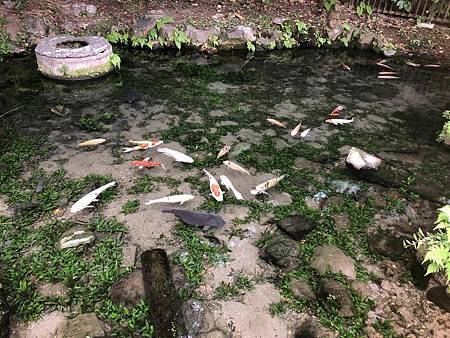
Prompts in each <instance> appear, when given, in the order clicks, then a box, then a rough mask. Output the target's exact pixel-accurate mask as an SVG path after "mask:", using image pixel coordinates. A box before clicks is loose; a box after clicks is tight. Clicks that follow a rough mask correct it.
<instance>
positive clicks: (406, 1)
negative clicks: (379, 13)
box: [391, 0, 412, 12]
mask: <svg viewBox="0 0 450 338" xmlns="http://www.w3.org/2000/svg"><path fill="white" fill-rule="evenodd" d="M391 1H392V2H393V3H394V4H395V6H397V7H398V8H399V9H402V10H404V11H406V12H409V11H411V8H412V3H411V0H391Z"/></svg>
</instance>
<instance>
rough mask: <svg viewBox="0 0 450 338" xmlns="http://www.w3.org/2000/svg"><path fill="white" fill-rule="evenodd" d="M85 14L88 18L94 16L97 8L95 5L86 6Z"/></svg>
mask: <svg viewBox="0 0 450 338" xmlns="http://www.w3.org/2000/svg"><path fill="white" fill-rule="evenodd" d="M86 13H87V14H88V15H89V16H94V15H95V14H96V13H97V6H95V5H86Z"/></svg>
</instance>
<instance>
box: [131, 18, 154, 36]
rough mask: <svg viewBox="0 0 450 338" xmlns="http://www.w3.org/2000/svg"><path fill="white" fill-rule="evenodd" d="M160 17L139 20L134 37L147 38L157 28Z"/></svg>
mask: <svg viewBox="0 0 450 338" xmlns="http://www.w3.org/2000/svg"><path fill="white" fill-rule="evenodd" d="M159 18H160V17H159V16H146V17H144V18H142V19H139V20H138V21H137V22H136V23H135V24H134V25H133V28H132V32H133V35H134V36H136V37H144V36H147V35H148V33H149V32H150V30H151V29H152V28H154V27H155V26H156V21H158V19H159Z"/></svg>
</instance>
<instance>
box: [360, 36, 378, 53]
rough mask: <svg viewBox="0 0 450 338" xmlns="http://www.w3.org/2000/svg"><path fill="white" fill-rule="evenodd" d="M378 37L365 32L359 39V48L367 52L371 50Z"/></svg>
mask: <svg viewBox="0 0 450 338" xmlns="http://www.w3.org/2000/svg"><path fill="white" fill-rule="evenodd" d="M375 37H376V35H375V34H374V33H372V32H364V33H361V35H360V36H359V39H358V47H359V49H363V50H367V49H371V48H372V45H373V41H374V40H375Z"/></svg>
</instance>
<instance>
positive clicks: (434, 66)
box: [423, 65, 441, 68]
mask: <svg viewBox="0 0 450 338" xmlns="http://www.w3.org/2000/svg"><path fill="white" fill-rule="evenodd" d="M423 66H424V67H427V68H440V67H441V65H423Z"/></svg>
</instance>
